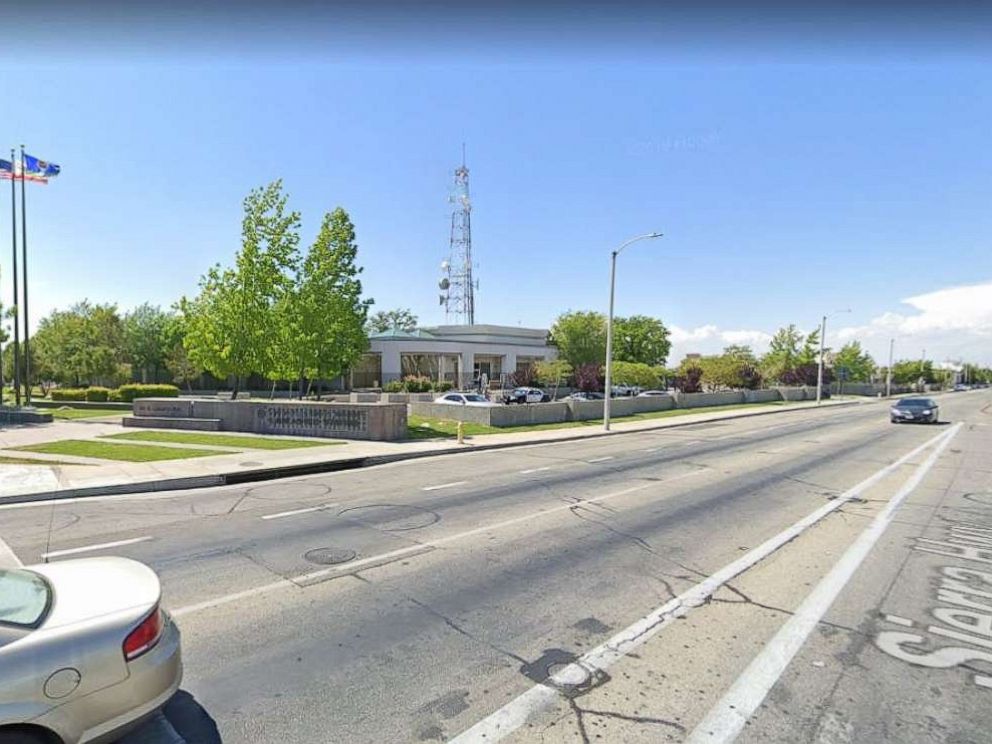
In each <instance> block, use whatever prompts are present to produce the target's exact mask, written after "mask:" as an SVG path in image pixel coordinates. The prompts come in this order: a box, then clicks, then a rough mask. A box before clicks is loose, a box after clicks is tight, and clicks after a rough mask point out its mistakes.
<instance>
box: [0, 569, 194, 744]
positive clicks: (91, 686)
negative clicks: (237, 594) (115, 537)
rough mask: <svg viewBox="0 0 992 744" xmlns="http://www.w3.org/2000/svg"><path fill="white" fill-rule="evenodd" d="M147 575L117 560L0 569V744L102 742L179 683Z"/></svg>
mask: <svg viewBox="0 0 992 744" xmlns="http://www.w3.org/2000/svg"><path fill="white" fill-rule="evenodd" d="M161 594H162V589H161V585H160V583H159V580H158V577H157V576H156V575H155V572H154V571H152V570H151V569H150V568H148V567H147V566H145V565H144V564H142V563H138V562H137V561H132V560H129V559H126V558H85V559H81V560H70V561H61V562H57V563H46V564H40V565H36V566H26V567H24V568H8V569H0V744H83V743H84V742H85V743H86V744H89V743H91V742H109V741H113V740H114V739H116V738H118V737H119V736H120V735H121V734H122V733H124V732H125V731H127V730H129V729H131V728H133V727H134V726H136V725H138V724H139V723H141V722H142V721H143V720H145V719H146V718H148V717H149V716H151V715H153V714H154V713H155V712H156V711H157V710H158V709H159V708H161V707H162V705H164V704H165V702H166V701H167V700H168V699H169V698H170V697H172V695H173V694H174V693H175V692H176V690H177V689H178V688H179V683H180V681H181V679H182V662H181V658H180V642H179V630H178V628H176V626H175V623H173V621H172V619H171V618H170V617H169V615H168V614H167V613H166V612H165V611H164V610H163V609H162V608H161V607H160V606H159V602H160V600H161Z"/></svg>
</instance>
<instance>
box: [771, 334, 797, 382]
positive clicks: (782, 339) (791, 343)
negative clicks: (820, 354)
mask: <svg viewBox="0 0 992 744" xmlns="http://www.w3.org/2000/svg"><path fill="white" fill-rule="evenodd" d="M802 342H803V334H802V333H800V332H799V330H798V329H797V328H796V327H795V325H788V326H785V327H784V328H779V329H778V331H776V332H775V335H774V336H772V340H771V341H770V342H769V344H768V353H767V354H765V355H764V357H762V359H761V371H762V374H764V376H765V377H766V378H768V379H770V380H778V381H779V382H784V381H785V378H786V377H787V376H789V374H790V373H791V372H793V371H794V370H795V368H796V365H797V364H799V354H800V345H801V344H802Z"/></svg>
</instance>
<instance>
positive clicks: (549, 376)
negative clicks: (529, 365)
mask: <svg viewBox="0 0 992 744" xmlns="http://www.w3.org/2000/svg"><path fill="white" fill-rule="evenodd" d="M534 374H535V376H536V377H537V379H538V381H539V382H540V383H541V384H542V385H549V386H552V385H553V386H554V389H555V391H554V394H553V395H552V397H555V398H557V397H558V388H559V387H561V384H562V383H563V382H564V381H565V380H567V379H568V378H569V377H570V376H571V374H572V365H571V364H569V363H568V362H566V361H565V360H564V359H547V360H544V361H540V362H535V364H534Z"/></svg>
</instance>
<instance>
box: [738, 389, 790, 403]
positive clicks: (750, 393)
mask: <svg viewBox="0 0 992 744" xmlns="http://www.w3.org/2000/svg"><path fill="white" fill-rule="evenodd" d="M777 400H782V396H781V395H779V392H778V390H745V391H744V402H745V403H773V402H774V401H777Z"/></svg>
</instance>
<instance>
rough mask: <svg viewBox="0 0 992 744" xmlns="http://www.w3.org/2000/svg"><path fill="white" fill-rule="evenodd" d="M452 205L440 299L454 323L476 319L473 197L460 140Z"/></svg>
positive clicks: (440, 283)
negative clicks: (469, 189) (470, 191)
mask: <svg viewBox="0 0 992 744" xmlns="http://www.w3.org/2000/svg"><path fill="white" fill-rule="evenodd" d="M448 201H449V202H451V203H452V204H453V205H454V209H453V210H452V212H451V241H450V245H449V248H448V259H447V260H446V261H442V262H441V281H439V282H438V286H439V287H440V288H441V296H440V301H441V304H442V305H444V317H445V320H446V321H450V320H451V319H452V318H454V319H455V323H456V324H468V325H473V324H474V323H475V290H476V289H478V286H479V285H478V283H477V282H475V281H473V279H472V200H471V198H470V197H469V191H468V168H467V167H466V166H465V145H464V143H463V144H462V164H461V166H460V167H459V168H456V169H455V187H454V189H453V190H452V192H451V195H450V196H449V197H448Z"/></svg>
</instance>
